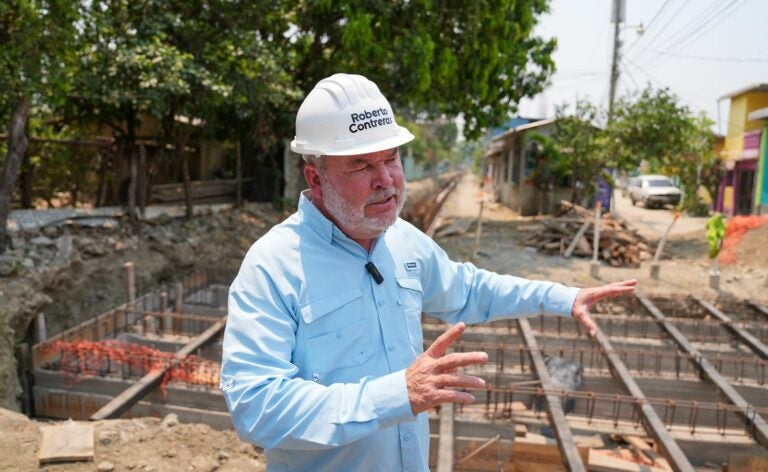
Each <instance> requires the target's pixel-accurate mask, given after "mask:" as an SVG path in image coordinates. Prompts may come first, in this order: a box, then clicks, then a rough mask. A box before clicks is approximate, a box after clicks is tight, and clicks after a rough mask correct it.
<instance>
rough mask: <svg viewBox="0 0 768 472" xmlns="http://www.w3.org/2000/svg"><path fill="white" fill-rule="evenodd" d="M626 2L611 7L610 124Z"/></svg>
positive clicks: (619, 2)
mask: <svg viewBox="0 0 768 472" xmlns="http://www.w3.org/2000/svg"><path fill="white" fill-rule="evenodd" d="M624 2H625V0H613V6H612V7H611V21H612V22H613V25H614V28H613V62H612V64H611V89H610V95H609V96H608V122H609V123H610V122H611V119H613V101H614V99H615V98H616V86H617V85H618V82H619V58H620V57H621V39H620V38H619V31H620V29H621V23H622V22H623V21H624V11H625V10H624V6H625V3H624Z"/></svg>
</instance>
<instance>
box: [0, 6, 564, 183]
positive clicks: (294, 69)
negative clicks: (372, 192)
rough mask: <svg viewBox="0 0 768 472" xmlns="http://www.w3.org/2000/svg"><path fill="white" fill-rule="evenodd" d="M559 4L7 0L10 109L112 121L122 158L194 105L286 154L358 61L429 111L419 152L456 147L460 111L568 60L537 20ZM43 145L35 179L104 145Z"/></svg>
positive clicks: (263, 150) (4, 115) (52, 131)
mask: <svg viewBox="0 0 768 472" xmlns="http://www.w3.org/2000/svg"><path fill="white" fill-rule="evenodd" d="M547 3H548V2H547V1H546V0H519V1H515V0H502V1H499V2H493V3H486V2H458V3H456V2H454V3H451V4H444V3H439V2H430V1H423V0H418V1H408V0H394V1H383V0H374V1H371V2H351V1H348V0H346V1H345V0H323V1H316V2H303V1H299V0H275V1H271V2H229V1H225V0H211V1H206V2H192V1H188V0H172V1H161V0H93V1H88V2H70V1H65V0H35V1H33V0H9V1H6V2H0V25H2V28H0V89H2V90H3V91H4V93H3V94H0V119H2V121H3V122H6V123H7V120H8V118H9V116H8V110H9V109H10V108H11V107H10V103H11V102H12V100H14V99H15V98H14V97H17V96H19V95H25V94H26V95H29V94H31V96H33V97H34V102H33V110H32V116H33V117H35V120H34V121H35V122H36V123H35V124H34V126H33V128H31V131H34V133H37V134H36V136H49V137H56V138H57V139H62V138H63V139H90V138H91V137H93V136H94V135H96V134H104V132H105V131H108V132H109V133H110V134H112V135H113V137H115V138H116V139H117V141H118V145H119V146H118V161H117V162H116V164H117V166H118V167H122V166H124V164H123V163H122V162H120V159H124V158H126V157H127V156H128V153H129V152H132V151H131V150H135V146H134V145H133V144H134V143H135V141H136V140H137V139H141V138H145V137H148V136H137V133H140V132H141V131H140V130H141V129H142V123H141V119H142V118H144V117H152V118H154V119H156V120H158V121H159V122H160V123H161V124H162V130H163V133H164V136H163V139H164V140H165V141H166V144H176V143H175V140H178V134H179V132H180V131H179V125H178V123H177V120H175V117H176V116H177V115H183V116H186V117H189V118H199V119H201V120H202V121H204V122H205V123H206V125H205V127H204V129H202V130H201V131H199V132H198V133H197V137H202V136H203V135H208V137H213V138H215V139H218V140H223V141H235V140H237V141H240V142H241V143H242V144H243V149H244V158H245V159H248V158H249V157H250V156H252V155H256V154H257V155H260V156H268V157H264V159H270V163H269V165H271V166H272V167H274V168H276V169H280V168H281V166H280V165H279V164H277V162H276V159H279V156H280V149H281V147H282V145H283V142H284V140H285V139H287V138H289V137H290V136H291V135H292V133H293V119H294V116H295V112H296V109H297V108H298V104H299V102H300V100H301V98H302V97H303V95H304V94H306V93H307V92H308V91H309V90H310V89H311V88H312V87H313V86H314V84H315V83H316V82H317V81H318V80H320V79H321V78H323V77H325V76H327V75H329V74H331V73H334V72H338V71H346V72H356V73H361V74H364V75H367V76H368V77H370V78H371V79H373V80H374V81H376V82H377V83H378V84H379V86H380V87H381V89H382V91H383V92H384V93H385V95H386V96H387V97H388V98H389V99H390V101H391V102H392V104H393V106H394V107H395V108H396V109H397V110H398V111H400V112H402V113H405V114H407V115H409V116H413V117H417V118H413V119H412V121H414V122H415V128H416V130H415V131H416V133H417V134H419V135H420V136H421V137H423V138H424V139H425V142H424V143H422V144H421V148H420V149H414V151H415V153H416V154H417V155H419V156H420V157H419V158H420V159H424V160H425V161H430V160H433V161H435V162H439V161H443V160H449V161H454V160H455V159H456V156H458V153H457V151H456V148H455V144H454V143H455V141H456V139H455V135H456V133H457V130H456V129H455V125H453V124H452V123H453V119H454V118H455V116H457V115H458V114H459V113H463V114H464V117H465V123H466V125H465V127H464V134H465V136H468V137H477V136H480V135H481V134H482V132H483V131H484V130H485V129H486V128H487V127H490V126H494V125H496V124H498V123H501V122H503V121H504V120H505V119H506V118H507V117H508V116H509V115H510V114H512V113H514V111H515V109H516V106H517V103H518V102H519V100H520V99H521V98H523V97H531V96H533V95H535V94H536V93H538V92H540V91H541V90H542V89H543V86H544V84H545V82H546V80H547V79H548V78H549V76H550V75H551V74H552V72H553V71H554V63H553V62H552V59H551V53H552V51H553V50H554V47H555V41H554V40H544V39H541V38H538V37H536V36H535V35H534V34H533V29H534V27H535V25H536V22H537V19H538V17H539V16H540V15H541V14H543V13H544V12H546V11H547ZM46 127H47V129H44V128H46ZM151 137H153V138H154V137H156V136H151ZM191 144H192V145H194V139H193V141H192V142H191ZM168 147H169V146H166V148H168ZM33 151H34V153H35V156H33V158H34V159H35V160H37V161H38V163H39V164H41V165H40V166H38V167H37V168H36V169H35V170H36V173H35V178H38V177H39V178H41V179H46V180H45V181H41V182H36V183H35V188H36V189H40V188H49V189H50V188H52V187H53V186H55V187H57V188H61V187H64V188H67V187H72V185H74V184H75V183H76V182H78V181H84V180H85V179H84V176H83V175H82V172H83V171H82V169H84V168H87V165H86V164H84V162H86V161H88V160H89V159H90V158H91V157H92V156H85V157H82V158H81V157H78V156H80V155H79V154H77V152H76V151H75V150H73V149H69V150H68V149H65V148H63V147H55V146H39V147H37V148H36V149H35V150H33ZM275 156H277V157H275ZM86 157H87V159H86ZM49 159H50V161H49ZM77 159H81V160H82V161H83V162H76V160H77ZM42 164H45V169H48V170H49V171H50V172H48V171H47V170H45V171H44V168H43V166H42ZM67 167H70V168H71V169H68V170H67V169H65V168H67ZM43 176H46V177H43ZM276 178H279V175H278V176H277V177H276ZM57 182H58V184H57V185H52V184H53V183H57ZM36 191H37V190H36ZM49 193H50V192H49Z"/></svg>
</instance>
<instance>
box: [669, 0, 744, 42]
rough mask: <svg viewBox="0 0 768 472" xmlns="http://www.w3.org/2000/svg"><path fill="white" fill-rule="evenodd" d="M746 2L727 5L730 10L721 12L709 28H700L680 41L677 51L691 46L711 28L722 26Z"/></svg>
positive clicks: (733, 2) (735, 1)
mask: <svg viewBox="0 0 768 472" xmlns="http://www.w3.org/2000/svg"><path fill="white" fill-rule="evenodd" d="M739 1H741V3H739ZM747 1H749V0H734V1H732V2H731V3H729V4H728V6H732V8H731V9H730V10H722V14H721V15H720V17H719V18H718V19H717V21H716V22H712V23H711V25H710V26H709V28H706V29H705V28H702V29H700V30H698V31H696V32H694V33H693V34H692V35H691V36H689V37H688V38H683V40H681V41H680V44H679V45H678V46H677V49H678V51H680V50H683V49H685V48H686V47H687V46H688V45H689V44H691V42H693V40H694V39H698V38H700V37H701V36H702V35H705V34H707V33H709V32H710V31H711V30H712V29H713V28H715V27H717V26H719V25H722V24H723V22H725V20H726V19H727V18H728V17H730V16H731V15H733V14H734V13H736V12H737V11H738V10H739V8H741V7H743V6H744V5H746V3H747Z"/></svg>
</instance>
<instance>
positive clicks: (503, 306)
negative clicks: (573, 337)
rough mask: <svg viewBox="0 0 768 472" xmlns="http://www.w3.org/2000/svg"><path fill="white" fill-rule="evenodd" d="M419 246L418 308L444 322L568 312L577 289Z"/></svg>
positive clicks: (435, 247) (472, 322)
mask: <svg viewBox="0 0 768 472" xmlns="http://www.w3.org/2000/svg"><path fill="white" fill-rule="evenodd" d="M423 244H425V245H427V246H431V247H425V248H424V250H423V252H422V254H423V257H424V260H425V261H426V262H425V264H424V266H425V268H426V270H425V273H424V274H423V280H422V284H423V286H424V304H423V307H424V311H425V312H426V313H429V314H432V315H434V316H437V317H439V318H441V319H443V320H444V321H446V322H449V323H456V322H459V321H463V322H465V323H469V324H474V323H483V322H487V321H491V320H494V319H503V318H514V317H524V316H533V315H539V314H546V315H560V316H571V312H572V309H573V303H574V301H575V300H576V295H577V294H578V292H579V289H578V288H575V287H566V286H565V285H562V284H559V283H554V282H540V281H535V280H528V279H524V278H521V277H514V276H511V275H501V274H497V273H495V272H490V271H487V270H484V269H479V268H477V267H475V265H473V264H471V263H468V262H464V263H458V262H454V261H451V260H450V259H449V258H448V255H447V254H446V253H445V251H443V250H442V249H441V248H440V247H439V246H437V245H436V244H434V243H433V242H431V241H428V242H424V243H423Z"/></svg>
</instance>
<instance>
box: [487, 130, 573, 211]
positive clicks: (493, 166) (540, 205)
mask: <svg viewBox="0 0 768 472" xmlns="http://www.w3.org/2000/svg"><path fill="white" fill-rule="evenodd" d="M554 123H555V119H547V120H538V121H532V122H529V123H525V124H521V125H518V126H515V127H513V128H510V129H509V130H507V131H505V132H503V133H501V134H499V135H497V136H496V137H494V138H492V139H491V141H490V142H489V144H488V150H487V152H486V161H485V179H486V181H490V182H491V183H492V185H493V196H494V198H495V200H496V201H499V202H501V203H503V204H504V205H507V206H508V207H510V208H511V209H513V210H515V211H517V212H519V213H520V214H521V215H524V216H529V215H536V214H539V213H549V212H550V211H551V210H552V206H553V204H554V202H558V201H560V200H562V199H568V198H569V196H570V188H569V187H556V188H555V189H554V190H552V191H551V192H543V191H541V190H539V189H538V188H536V186H535V185H534V184H533V182H532V179H531V174H532V173H533V171H534V170H535V169H536V166H537V163H538V160H539V158H540V155H539V152H538V147H537V144H536V143H535V142H534V141H533V140H531V139H530V138H531V136H532V135H533V134H534V133H535V134H541V135H544V136H549V135H551V134H552V131H553V130H554Z"/></svg>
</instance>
